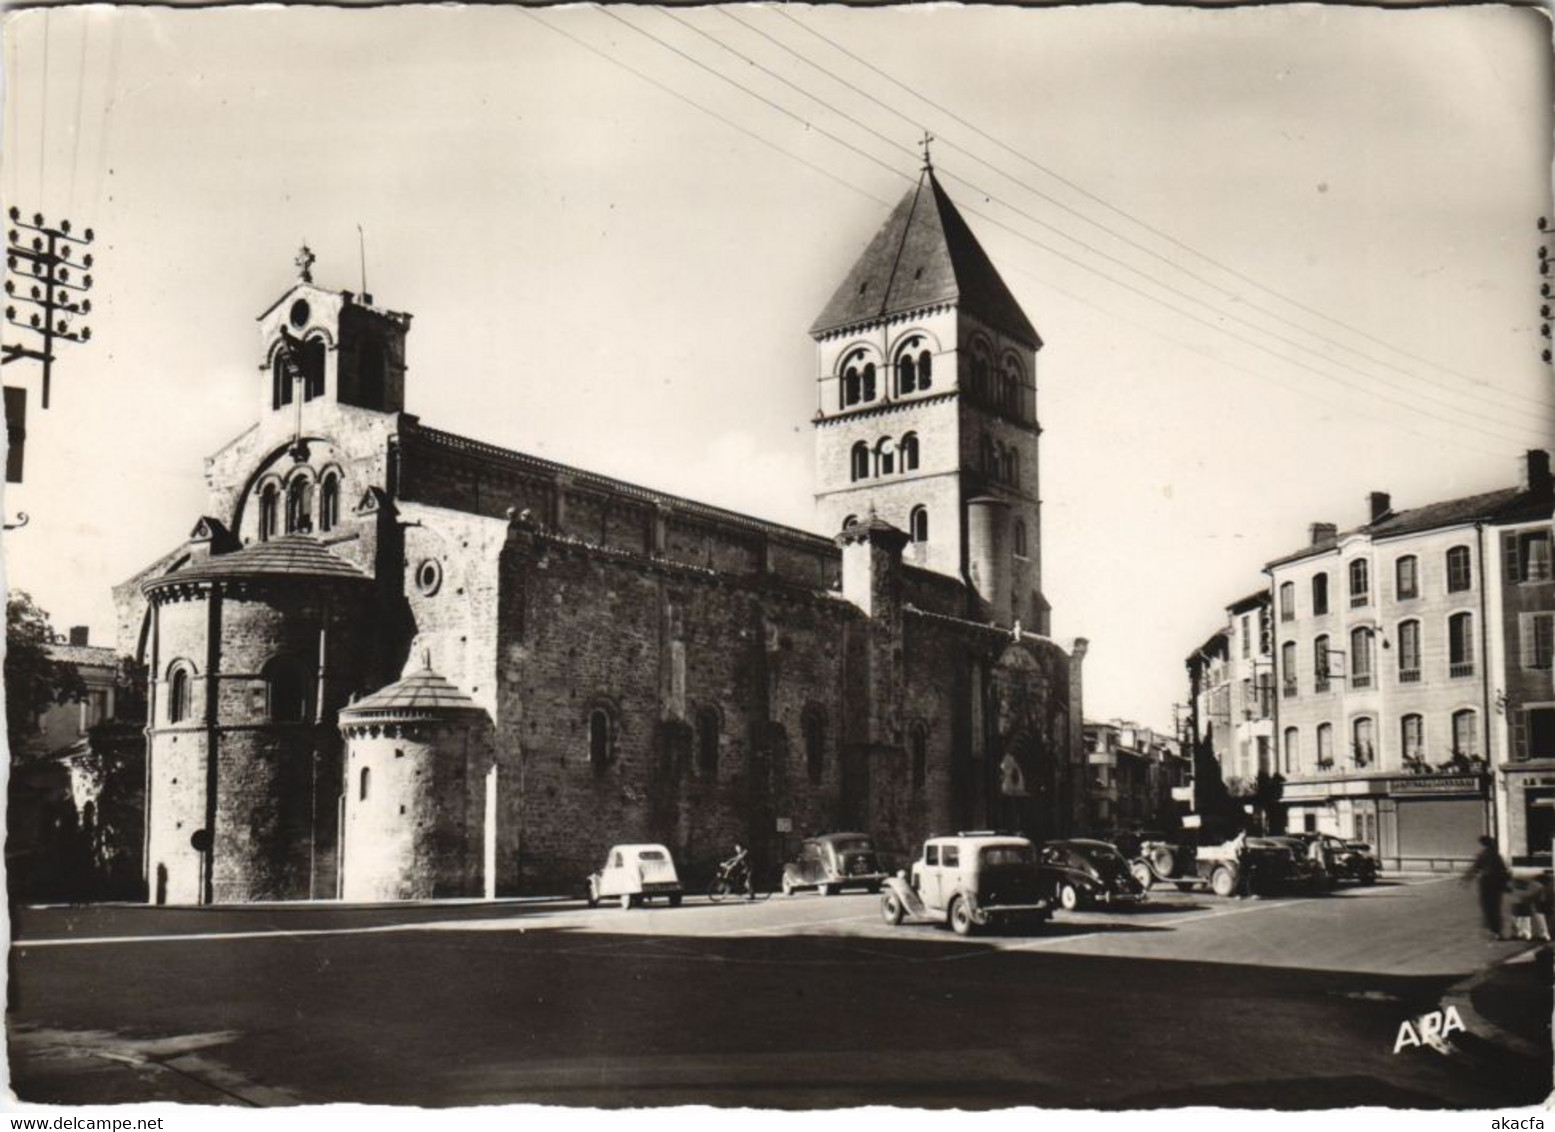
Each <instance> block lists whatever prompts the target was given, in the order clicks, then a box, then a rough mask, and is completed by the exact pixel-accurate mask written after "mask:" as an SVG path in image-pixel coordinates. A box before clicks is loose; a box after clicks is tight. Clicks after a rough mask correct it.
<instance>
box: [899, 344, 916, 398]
mask: <svg viewBox="0 0 1555 1132" xmlns="http://www.w3.org/2000/svg"><path fill="white" fill-rule="evenodd" d="M896 390H897V392H898V393H916V392H917V391H918V365H917V363H916V362H914V361H913V357H912V354H910V353H906V352H903V354H902V356H901V357H899V358H897V359H896Z"/></svg>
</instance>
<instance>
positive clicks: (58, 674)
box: [5, 590, 86, 762]
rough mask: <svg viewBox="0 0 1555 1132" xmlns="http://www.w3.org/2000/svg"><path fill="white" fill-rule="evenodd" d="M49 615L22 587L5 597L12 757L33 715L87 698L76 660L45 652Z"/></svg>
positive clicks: (50, 635)
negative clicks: (74, 661)
mask: <svg viewBox="0 0 1555 1132" xmlns="http://www.w3.org/2000/svg"><path fill="white" fill-rule="evenodd" d="M53 641H54V630H53V628H52V627H51V626H50V625H49V615H48V614H47V613H45V612H44V611H43V610H41V609H39V608H38V606H37V605H36V603H34V602H33V600H32V597H31V596H30V595H28V594H26V593H24V592H23V591H21V590H18V591H16V592H15V593H13V594H11V595H10V597H9V598H7V600H6V603H5V733H6V740H7V741H8V742H9V743H10V746H11V759H12V761H13V762H14V761H15V760H16V759H18V758H20V757H22V754H23V752H24V750H25V748H26V744H27V740H28V739H29V738H30V737H31V736H32V735H34V734H36V733H37V730H38V717H39V716H41V715H42V714H43V713H44V712H45V711H46V710H47V709H48V708H50V707H52V706H53V705H55V704H66V703H71V702H76V703H79V702H80V701H82V700H84V699H86V685H85V684H84V683H83V682H82V680H81V674H80V673H79V672H77V671H76V668H75V665H73V664H69V663H67V662H65V661H61V660H55V659H54V658H53V657H52V656H50V655H49V645H50V644H52V643H53Z"/></svg>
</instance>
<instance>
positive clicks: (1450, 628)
mask: <svg viewBox="0 0 1555 1132" xmlns="http://www.w3.org/2000/svg"><path fill="white" fill-rule="evenodd" d="M1447 675H1449V676H1472V675H1474V615H1473V614H1472V613H1454V614H1453V615H1452V616H1451V617H1449V618H1447Z"/></svg>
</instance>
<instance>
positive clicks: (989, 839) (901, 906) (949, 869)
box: [880, 831, 1053, 935]
mask: <svg viewBox="0 0 1555 1132" xmlns="http://www.w3.org/2000/svg"><path fill="white" fill-rule="evenodd" d="M1052 914H1053V905H1052V901H1051V900H1049V899H1048V895H1047V893H1046V892H1045V891H1044V882H1043V878H1042V866H1041V865H1040V864H1039V863H1038V861H1037V847H1036V846H1035V845H1033V844H1032V843H1031V842H1030V841H1028V840H1027V839H1026V838H1024V837H1017V836H1014V835H1012V834H1000V833H992V832H984V831H979V832H973V833H958V834H955V835H954V836H950V837H931V838H930V839H929V840H927V841H925V842H924V843H923V853H922V855H921V856H920V857H919V858H918V860H917V861H915V862H913V866H912V872H911V874H909V875H908V876H906V877H903V876H900V875H898V876H894V877H891V878H889V879H888V880H887V881H886V882H885V886H884V888H883V889H882V891H881V894H880V915H881V918H882V919H884V920H885V922H886V923H888V924H890V925H892V926H893V927H895V926H896V925H898V924H900V923H901V922H902V921H903V920H904V919H907V918H908V917H911V918H913V919H918V920H934V921H937V922H940V923H949V924H950V926H951V928H952V930H954V931H955V933H956V934H957V935H971V934H972V933H973V932H974V931H976V930H977V929H978V928H980V927H984V926H986V925H990V924H993V925H998V924H1004V923H1010V922H1014V921H1017V920H1027V921H1031V922H1033V923H1035V922H1039V921H1041V920H1045V919H1047V918H1048V917H1049V916H1051V915H1052Z"/></svg>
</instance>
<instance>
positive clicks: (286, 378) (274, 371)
mask: <svg viewBox="0 0 1555 1132" xmlns="http://www.w3.org/2000/svg"><path fill="white" fill-rule="evenodd" d="M291 403H292V377H291V374H290V373H289V372H288V371H287V368H286V352H285V351H284V350H277V351H276V352H275V361H274V362H272V363H271V366H270V407H271V408H273V409H279V408H280V407H281V406H282V405H290V404H291Z"/></svg>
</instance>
